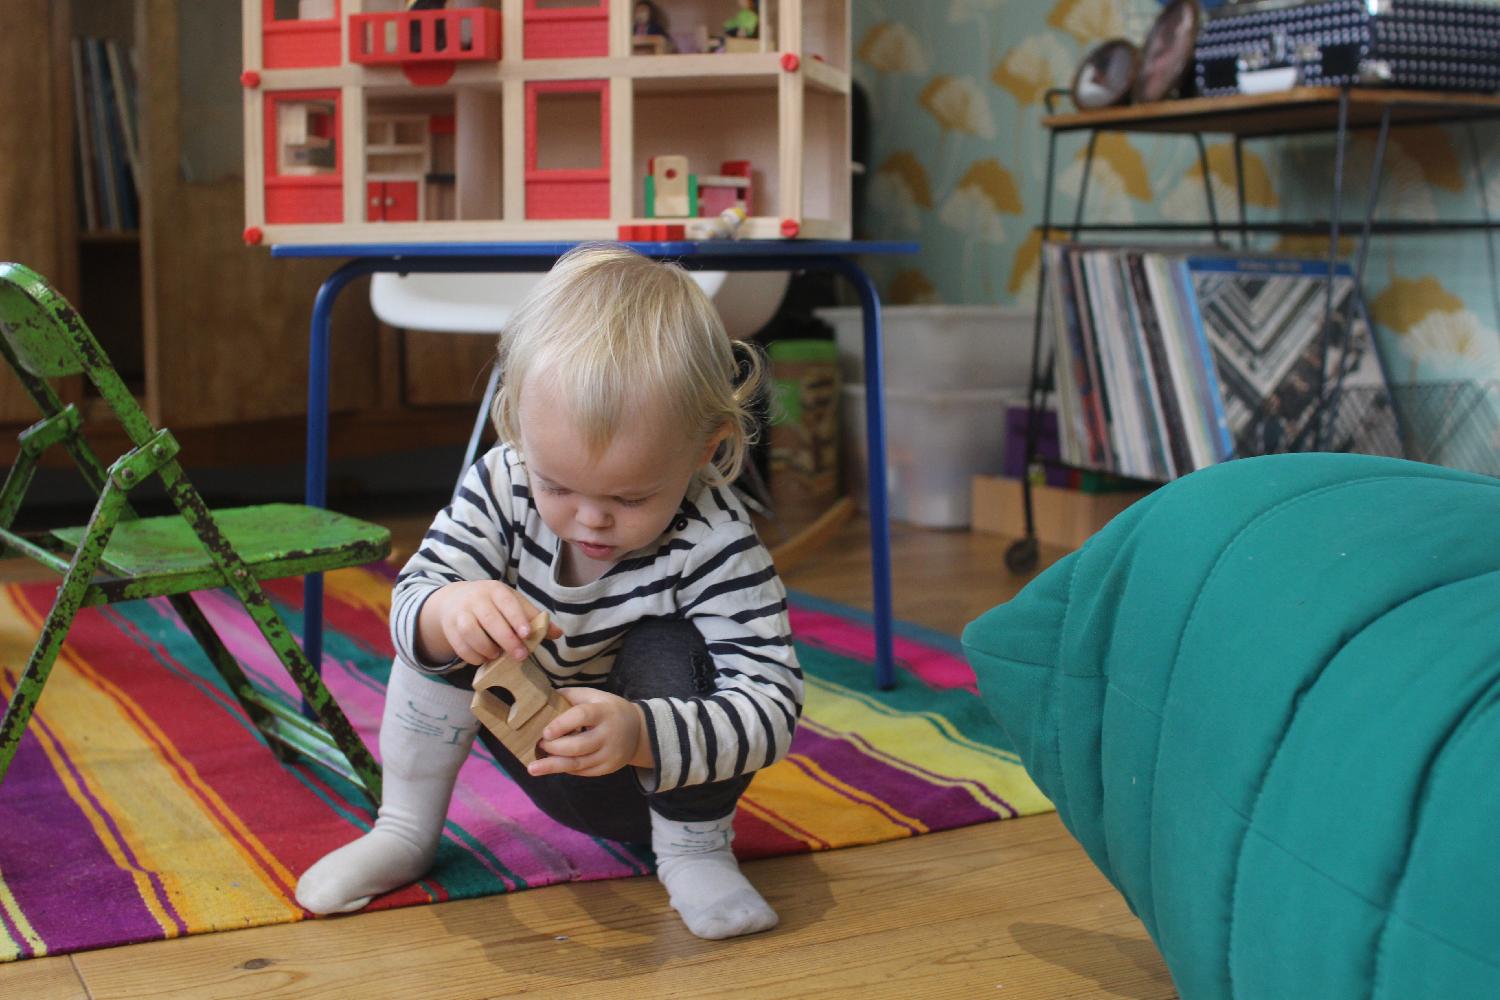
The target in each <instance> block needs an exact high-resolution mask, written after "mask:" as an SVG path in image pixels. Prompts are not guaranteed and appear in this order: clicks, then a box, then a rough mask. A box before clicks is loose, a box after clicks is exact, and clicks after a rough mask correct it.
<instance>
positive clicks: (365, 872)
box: [297, 660, 479, 913]
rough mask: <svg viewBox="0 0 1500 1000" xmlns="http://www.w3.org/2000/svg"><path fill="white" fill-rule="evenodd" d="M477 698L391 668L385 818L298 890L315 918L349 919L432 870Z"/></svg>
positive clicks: (399, 666)
mask: <svg viewBox="0 0 1500 1000" xmlns="http://www.w3.org/2000/svg"><path fill="white" fill-rule="evenodd" d="M473 696H474V695H473V692H472V691H467V690H465V689H463V688H458V687H453V686H452V685H450V684H447V683H445V682H443V681H440V680H433V679H429V678H427V677H424V676H422V674H420V673H419V672H418V671H416V670H415V669H413V668H412V667H408V666H406V665H405V664H404V663H402V662H400V661H399V660H398V661H396V663H395V664H393V665H392V666H391V681H390V686H389V687H387V688H386V692H385V711H384V713H383V714H382V716H381V719H380V760H381V770H382V780H381V802H380V812H379V813H378V815H377V816H376V819H375V825H374V827H373V828H372V829H371V830H370V832H369V833H367V834H365V835H364V836H363V837H360V838H359V839H358V840H356V841H353V842H352V843H349V844H345V845H344V846H343V847H340V848H339V849H338V850H336V851H333V852H332V853H330V854H327V855H325V856H324V857H323V858H321V859H320V860H318V862H317V863H316V864H314V865H313V866H312V867H311V868H309V869H308V870H307V871H306V873H304V874H303V876H302V878H301V879H299V880H298V882H297V902H298V903H300V904H301V905H302V906H303V907H304V908H306V909H309V910H311V911H312V912H314V913H349V912H351V911H353V910H358V909H361V908H363V907H364V906H365V905H366V904H368V903H369V902H370V900H371V899H372V898H373V897H375V896H378V895H379V894H380V893H383V892H389V891H390V890H392V889H397V888H400V887H401V886H403V885H407V884H409V883H411V882H415V881H416V880H417V879H419V878H421V877H422V875H423V874H425V873H426V872H427V870H428V869H429V868H431V867H432V862H433V859H434V858H435V857H436V856H437V848H438V841H439V840H440V839H441V838H442V835H443V823H444V821H445V820H446V819H447V816H448V801H449V799H450V798H452V796H453V783H454V782H455V781H456V780H457V779H458V769H459V768H460V767H461V766H462V765H463V762H464V760H465V759H466V758H467V757H468V756H469V748H470V747H471V746H473V744H474V735H475V734H476V733H477V732H478V731H479V722H478V720H476V719H475V718H474V713H473V712H472V711H471V710H470V708H469V701H470V699H472V698H473Z"/></svg>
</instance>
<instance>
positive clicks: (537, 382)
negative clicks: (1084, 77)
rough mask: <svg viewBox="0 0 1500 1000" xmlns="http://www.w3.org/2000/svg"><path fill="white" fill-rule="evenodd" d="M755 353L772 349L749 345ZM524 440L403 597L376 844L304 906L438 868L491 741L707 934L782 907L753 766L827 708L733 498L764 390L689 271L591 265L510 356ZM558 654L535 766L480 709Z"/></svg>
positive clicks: (466, 487)
mask: <svg viewBox="0 0 1500 1000" xmlns="http://www.w3.org/2000/svg"><path fill="white" fill-rule="evenodd" d="M747 353H748V352H747ZM499 364H500V366H501V373H502V381H501V389H500V393H499V395H498V396H497V397H496V400H495V407H494V417H495V423H496V426H497V428H498V429H499V432H500V443H499V444H498V445H497V446H496V447H495V448H494V449H493V450H491V451H490V452H489V453H488V454H486V455H485V456H484V457H483V458H481V459H480V460H479V461H478V462H476V463H475V464H474V466H473V467H472V468H470V469H469V471H468V472H467V473H466V475H465V477H464V480H463V484H462V486H461V488H460V490H459V492H458V494H457V496H456V497H455V499H454V500H453V502H452V503H451V504H450V505H449V506H448V507H447V508H446V509H445V510H444V511H443V512H442V513H440V514H439V515H438V517H437V519H436V521H435V522H434V523H433V525H432V527H431V528H430V529H429V530H428V532H427V535H426V537H425V538H424V539H423V542H422V546H421V548H420V550H419V551H418V552H417V553H416V554H415V555H414V556H412V558H411V560H410V561H409V562H408V563H407V564H406V566H405V567H404V568H403V569H402V571H401V574H400V576H399V577H398V579H397V581H396V587H395V592H394V594H393V595H392V599H391V636H392V639H393V640H394V643H395V646H396V650H397V653H398V656H397V660H396V663H395V664H394V665H393V667H392V670H391V680H390V687H389V689H388V690H387V692H386V701H385V713H384V717H383V719H382V721H381V727H380V751H381V758H382V761H383V766H384V774H385V780H384V795H383V801H382V803H381V806H380V811H379V815H378V817H377V819H376V821H375V825H374V827H373V828H372V829H371V830H370V832H369V833H367V834H366V835H364V836H363V837H361V838H359V839H358V840H356V841H354V842H353V843H350V844H347V845H345V846H344V847H341V848H339V849H338V850H336V851H334V852H333V853H331V854H329V855H328V856H326V857H324V858H323V859H321V860H320V861H318V862H317V863H316V864H314V865H313V866H312V867H311V868H310V869H308V871H307V873H306V874H304V875H303V876H302V879H301V880H300V881H299V882H298V884H297V901H298V902H299V903H301V904H302V905H303V906H304V907H306V908H307V909H309V910H311V911H313V912H314V913H339V912H348V911H351V910H357V909H359V908H361V907H363V906H364V905H366V904H367V903H368V902H369V901H370V899H371V897H373V896H375V895H376V894H378V893H382V892H386V891H389V890H391V889H394V888H397V887H399V886H402V885H405V884H407V883H409V882H412V881H414V880H416V879H418V878H420V877H421V876H422V875H423V874H424V873H425V872H426V871H427V870H428V868H430V867H431V865H432V863H433V859H434V857H435V854H436V851H437V845H438V841H439V839H440V837H441V834H442V829H443V823H444V818H445V815H446V812H447V808H448V801H449V798H450V796H451V794H452V791H453V784H454V781H455V779H456V777H457V775H458V770H459V766H460V765H461V764H462V763H463V761H464V758H465V757H466V756H467V755H468V752H469V748H470V746H471V744H472V743H473V740H474V736H475V734H476V731H477V732H478V735H479V736H480V738H481V739H483V740H484V742H485V745H486V746H488V747H489V748H490V751H491V752H492V753H493V754H494V755H495V758H496V759H497V760H498V761H499V762H500V764H501V765H502V766H503V767H504V768H505V769H506V770H507V771H508V772H509V773H510V774H511V775H512V777H514V778H515V780H516V781H517V782H518V783H519V784H520V786H521V787H522V788H523V789H524V790H525V791H526V792H527V794H528V795H529V796H530V797H531V798H532V799H533V801H535V802H536V804H537V806H538V807H539V808H540V809H541V810H542V811H543V812H545V813H546V814H547V815H549V816H551V817H553V818H554V819H556V820H557V821H558V822H560V823H564V824H566V825H568V826H570V827H573V828H575V829H578V830H581V831H583V832H585V833H588V834H591V835H593V836H598V837H605V838H609V839H613V840H620V841H626V842H634V843H649V844H650V845H651V848H652V850H653V851H654V852H655V854H656V860H657V875H658V878H660V880H661V882H662V883H663V884H664V885H665V886H666V888H667V892H668V894H669V896H670V899H671V903H672V906H673V907H674V908H675V909H676V910H677V911H678V912H679V913H680V914H681V915H682V919H683V920H684V922H685V923H686V924H687V926H688V928H689V929H690V930H691V931H692V932H693V933H694V934H696V935H698V936H699V937H704V938H726V937H732V936H735V935H738V934H749V933H753V932H755V931H761V930H766V929H768V928H770V927H774V926H775V924H776V919H777V918H776V913H775V911H774V910H772V909H771V907H770V906H769V905H768V904H767V903H766V902H765V900H764V899H762V898H761V896H760V894H759V893H757V892H756V891H755V889H754V888H753V887H752V886H751V885H750V883H749V882H748V881H747V880H746V879H745V877H744V875H743V874H741V872H740V870H739V866H738V864H737V863H736V862H735V859H734V855H733V854H732V853H731V851H730V840H731V838H732V835H733V834H732V824H733V821H734V813H735V806H736V803H737V802H738V800H739V797H740V795H741V793H743V792H744V790H745V788H746V786H747V785H748V784H749V783H750V779H751V777H752V775H753V774H754V772H755V771H756V770H758V769H759V768H763V767H766V766H767V765H769V764H771V763H773V762H775V761H776V760H778V759H780V758H781V757H782V756H784V755H785V754H786V752H787V748H788V746H789V744H790V743H791V739H792V731H793V729H794V728H795V726H796V723H797V719H798V717H799V715H800V714H801V710H802V672H801V670H800V669H799V667H798V665H797V657H796V653H795V652H794V650H793V648H792V642H791V636H790V633H789V627H788V621H787V609H786V591H785V590H784V588H783V587H782V584H781V581H780V579H779V578H778V577H777V575H776V570H775V568H774V567H773V566H772V565H771V558H770V553H769V552H767V550H766V548H765V546H764V545H763V544H762V543H761V541H760V539H759V537H758V536H757V535H756V533H755V529H754V527H753V526H752V525H751V523H750V519H749V517H748V516H747V515H746V513H745V510H744V508H743V507H742V506H741V505H740V503H739V501H738V500H737V499H736V498H735V497H734V496H733V494H731V493H730V491H729V489H728V487H727V484H728V483H729V482H730V481H731V480H732V479H733V478H734V477H735V475H736V474H737V473H738V471H739V469H740V467H741V464H742V463H743V461H744V457H745V452H746V448H747V443H748V441H749V439H750V436H751V434H752V430H753V426H754V424H753V417H752V415H751V412H750V407H751V405H753V402H754V396H755V393H756V391H757V390H758V387H759V384H760V382H761V381H762V380H763V371H762V368H761V365H760V363H759V361H758V360H756V359H755V358H754V356H753V355H752V360H751V362H750V366H751V374H750V377H749V378H746V379H745V380H744V381H743V382H742V384H741V385H740V386H739V387H738V388H736V386H735V384H734V378H735V374H736V372H737V368H738V363H737V361H736V359H735V354H734V344H733V342H732V341H731V340H730V339H729V337H728V336H727V334H725V332H724V328H723V325H722V323H721V322H720V320H719V317H718V314H717V313H716V312H715V311H714V307H713V305H712V304H711V303H710V302H709V301H708V299H707V297H706V296H705V295H704V294H703V293H702V291H700V290H699V288H698V286H697V285H696V284H694V282H693V281H692V279H691V278H690V277H689V276H688V275H687V274H686V273H685V272H684V271H683V270H682V269H681V268H678V267H675V266H672V265H668V264H659V263H654V262H652V261H650V260H648V259H646V258H644V257H642V256H640V255H638V254H636V253H634V252H632V251H630V250H627V249H625V248H623V247H614V246H606V245H592V246H583V247H579V248H577V249H575V250H573V251H572V252H570V253H568V254H567V255H566V256H564V257H563V258H562V259H560V260H559V261H558V262H557V264H556V266H555V267H554V268H553V269H552V271H551V272H550V273H549V274H548V275H546V277H544V278H543V280H542V281H541V283H540V284H539V285H538V286H537V288H536V289H535V291H534V292H533V293H532V294H531V295H530V296H529V297H528V298H527V300H526V301H525V302H523V303H522V304H521V306H520V307H519V308H518V309H517V310H516V312H515V314H514V316H513V317H512V319H511V322H510V324H509V325H508V328H507V330H506V332H505V335H504V336H503V337H502V339H501V342H500V358H499ZM537 608H541V609H543V610H545V611H547V612H548V613H549V615H550V616H551V621H552V627H551V628H550V629H549V634H548V635H547V636H546V637H544V639H543V640H542V642H541V645H540V646H538V647H537V649H536V653H535V655H536V659H537V661H538V662H539V663H540V664H541V666H542V667H543V669H544V670H545V671H546V672H547V674H548V676H549V678H550V679H551V681H552V683H553V684H554V685H555V686H557V687H559V688H560V689H561V691H562V694H563V697H564V698H565V699H566V700H567V701H568V702H569V703H570V705H571V707H570V708H569V709H568V710H567V711H566V712H564V713H563V714H562V715H561V716H559V717H558V718H557V719H555V720H554V721H553V722H552V723H551V724H550V725H548V726H547V728H546V730H545V731H544V732H543V734H542V740H541V742H540V744H539V747H540V749H541V750H542V751H545V753H546V754H547V756H541V757H539V759H538V760H537V761H536V762H535V763H533V764H531V765H530V766H529V767H526V766H523V765H522V764H521V763H520V761H518V760H517V759H516V758H515V756H514V755H512V754H511V753H510V752H509V751H508V750H506V749H505V747H504V745H502V744H501V743H500V741H499V740H497V739H495V738H494V737H493V735H492V734H491V733H490V732H489V731H488V730H485V729H483V728H482V727H480V726H479V725H478V723H477V722H476V720H475V718H474V715H473V713H472V712H471V711H470V708H469V702H470V698H471V696H472V691H471V690H470V685H471V683H472V680H473V677H474V673H475V667H476V666H477V665H480V664H483V663H485V662H487V661H489V660H491V659H493V658H495V657H497V656H500V655H502V654H503V655H507V656H514V657H516V658H517V659H524V658H525V656H526V643H525V640H526V638H527V631H528V629H527V622H528V621H530V619H531V618H532V617H533V616H534V615H535V613H536V609H537Z"/></svg>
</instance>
